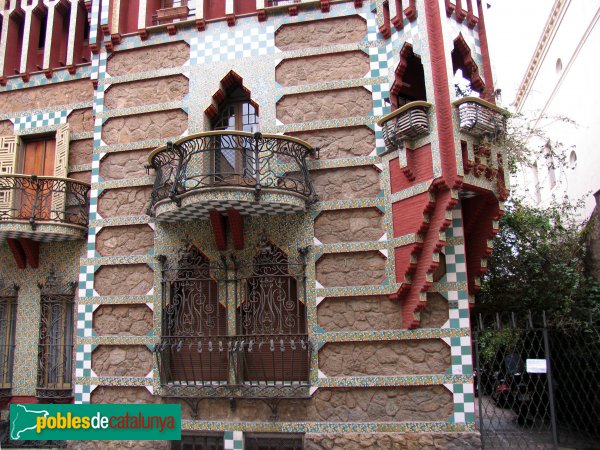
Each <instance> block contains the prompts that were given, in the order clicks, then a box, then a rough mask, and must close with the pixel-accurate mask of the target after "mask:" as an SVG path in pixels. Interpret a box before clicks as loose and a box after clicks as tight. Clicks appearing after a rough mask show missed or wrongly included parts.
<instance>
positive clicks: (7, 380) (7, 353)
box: [0, 283, 18, 398]
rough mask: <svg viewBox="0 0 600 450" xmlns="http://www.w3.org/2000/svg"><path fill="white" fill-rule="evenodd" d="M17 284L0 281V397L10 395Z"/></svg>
mask: <svg viewBox="0 0 600 450" xmlns="http://www.w3.org/2000/svg"><path fill="white" fill-rule="evenodd" d="M17 291H18V288H17V286H13V287H11V288H8V289H6V288H4V287H3V286H2V285H1V283H0V398H1V397H7V396H10V395H11V388H12V376H13V359H14V353H15V323H16V318H17V297H16V294H17Z"/></svg>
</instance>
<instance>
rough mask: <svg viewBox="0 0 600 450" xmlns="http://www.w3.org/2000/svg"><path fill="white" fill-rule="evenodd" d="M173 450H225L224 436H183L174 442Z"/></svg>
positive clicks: (172, 444)
mask: <svg viewBox="0 0 600 450" xmlns="http://www.w3.org/2000/svg"><path fill="white" fill-rule="evenodd" d="M171 450H223V436H222V435H216V434H187V435H186V434H182V435H181V441H173V442H172V443H171Z"/></svg>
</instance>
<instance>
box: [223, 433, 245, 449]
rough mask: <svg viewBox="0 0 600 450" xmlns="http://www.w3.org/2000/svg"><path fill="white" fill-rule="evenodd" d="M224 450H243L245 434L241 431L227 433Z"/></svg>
mask: <svg viewBox="0 0 600 450" xmlns="http://www.w3.org/2000/svg"><path fill="white" fill-rule="evenodd" d="M223 448H224V449H225V450H234V449H235V450H243V448H244V434H243V433H242V432H241V431H226V432H225V435H224V446H223Z"/></svg>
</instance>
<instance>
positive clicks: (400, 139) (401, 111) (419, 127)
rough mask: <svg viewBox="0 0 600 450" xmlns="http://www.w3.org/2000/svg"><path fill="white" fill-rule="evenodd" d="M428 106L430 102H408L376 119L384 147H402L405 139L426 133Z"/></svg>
mask: <svg viewBox="0 0 600 450" xmlns="http://www.w3.org/2000/svg"><path fill="white" fill-rule="evenodd" d="M430 107H431V103H427V102H423V101H416V102H410V103H407V104H406V105H404V106H402V107H400V108H398V109H397V110H395V111H393V112H391V113H390V114H388V115H386V116H383V117H382V118H381V119H380V120H379V121H377V125H379V126H380V127H382V129H383V140H384V142H385V147H386V149H387V150H388V151H392V150H399V149H402V148H404V141H405V140H407V139H410V140H412V139H417V138H419V137H421V136H424V135H426V134H428V133H429V108H430Z"/></svg>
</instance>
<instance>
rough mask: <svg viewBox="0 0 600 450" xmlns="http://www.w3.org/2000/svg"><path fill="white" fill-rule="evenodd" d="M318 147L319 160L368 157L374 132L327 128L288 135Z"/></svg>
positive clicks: (361, 128)
mask: <svg viewBox="0 0 600 450" xmlns="http://www.w3.org/2000/svg"><path fill="white" fill-rule="evenodd" d="M289 134H290V135H291V136H295V137H297V138H299V139H303V140H305V141H306V142H308V143H309V144H311V145H312V146H313V147H319V158H321V159H339V158H354V157H356V156H368V155H370V154H371V153H373V151H374V150H375V132H374V131H373V130H371V129H370V128H369V127H365V126H359V127H343V128H327V129H324V130H314V131H302V132H297V133H289Z"/></svg>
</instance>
